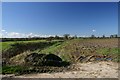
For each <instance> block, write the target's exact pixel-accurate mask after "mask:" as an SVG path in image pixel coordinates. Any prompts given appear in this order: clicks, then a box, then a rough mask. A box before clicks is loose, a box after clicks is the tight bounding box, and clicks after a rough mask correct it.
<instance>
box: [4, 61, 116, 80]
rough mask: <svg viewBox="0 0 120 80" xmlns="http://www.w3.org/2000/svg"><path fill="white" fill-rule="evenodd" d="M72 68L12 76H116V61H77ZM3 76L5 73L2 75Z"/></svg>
mask: <svg viewBox="0 0 120 80" xmlns="http://www.w3.org/2000/svg"><path fill="white" fill-rule="evenodd" d="M73 67H74V70H71V71H68V72H59V73H39V74H26V75H20V76H14V75H13V76H12V77H15V78H118V63H114V62H88V63H78V64H76V65H74V66H73ZM4 77H5V75H4Z"/></svg>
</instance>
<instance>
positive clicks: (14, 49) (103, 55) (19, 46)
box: [0, 38, 119, 74]
mask: <svg viewBox="0 0 120 80" xmlns="http://www.w3.org/2000/svg"><path fill="white" fill-rule="evenodd" d="M0 44H1V45H2V49H1V51H2V58H3V61H4V62H3V74H26V73H24V72H27V73H36V72H37V73H46V72H48V73H49V72H50V73H51V72H62V71H64V70H65V71H69V70H71V67H69V68H68V66H71V65H72V64H76V63H87V62H101V61H112V62H118V61H119V59H118V51H119V48H118V39H117V38H110V39H71V40H53V41H47V40H34V41H16V42H15V41H9V42H1V43H0ZM32 53H37V54H45V55H49V54H54V55H56V56H58V57H60V58H61V59H62V61H63V63H64V64H66V63H69V65H67V66H66V67H65V65H64V64H63V65H64V66H61V67H59V66H58V67H57V66H41V65H39V66H31V65H29V66H27V67H25V65H26V62H25V58H26V57H27V56H28V55H30V54H32ZM50 64H51V63H50ZM43 65H44V64H43ZM23 69H24V70H23ZM38 69H39V70H38Z"/></svg>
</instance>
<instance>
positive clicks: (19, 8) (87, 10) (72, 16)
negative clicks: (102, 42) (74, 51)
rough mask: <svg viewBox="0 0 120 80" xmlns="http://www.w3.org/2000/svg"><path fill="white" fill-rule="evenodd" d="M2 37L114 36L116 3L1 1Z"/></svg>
mask: <svg viewBox="0 0 120 80" xmlns="http://www.w3.org/2000/svg"><path fill="white" fill-rule="evenodd" d="M1 32H2V37H9V38H16V37H17V38H20V37H28V36H37V37H38V36H41V37H47V36H55V35H59V36H62V35H64V34H70V35H77V36H91V35H92V34H93V35H95V36H102V35H106V36H109V35H111V34H117V33H118V3H116V2H3V3H2V29H1Z"/></svg>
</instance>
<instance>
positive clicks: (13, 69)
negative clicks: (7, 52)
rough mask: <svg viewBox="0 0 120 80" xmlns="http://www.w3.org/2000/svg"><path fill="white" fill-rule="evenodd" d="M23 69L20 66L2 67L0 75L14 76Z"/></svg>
mask: <svg viewBox="0 0 120 80" xmlns="http://www.w3.org/2000/svg"><path fill="white" fill-rule="evenodd" d="M23 70H25V68H23V67H21V66H3V67H2V74H16V73H19V72H22V71H23Z"/></svg>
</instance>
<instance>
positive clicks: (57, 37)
mask: <svg viewBox="0 0 120 80" xmlns="http://www.w3.org/2000/svg"><path fill="white" fill-rule="evenodd" d="M80 38H90V39H91V38H100V39H104V38H119V37H118V35H117V34H115V35H110V36H109V37H107V36H105V35H102V37H99V36H98V37H96V36H95V35H91V36H90V37H78V36H77V35H74V36H71V35H70V34H64V35H63V36H62V37H60V36H58V35H56V36H50V37H29V38H0V42H5V41H31V40H47V41H51V40H70V39H80Z"/></svg>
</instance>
